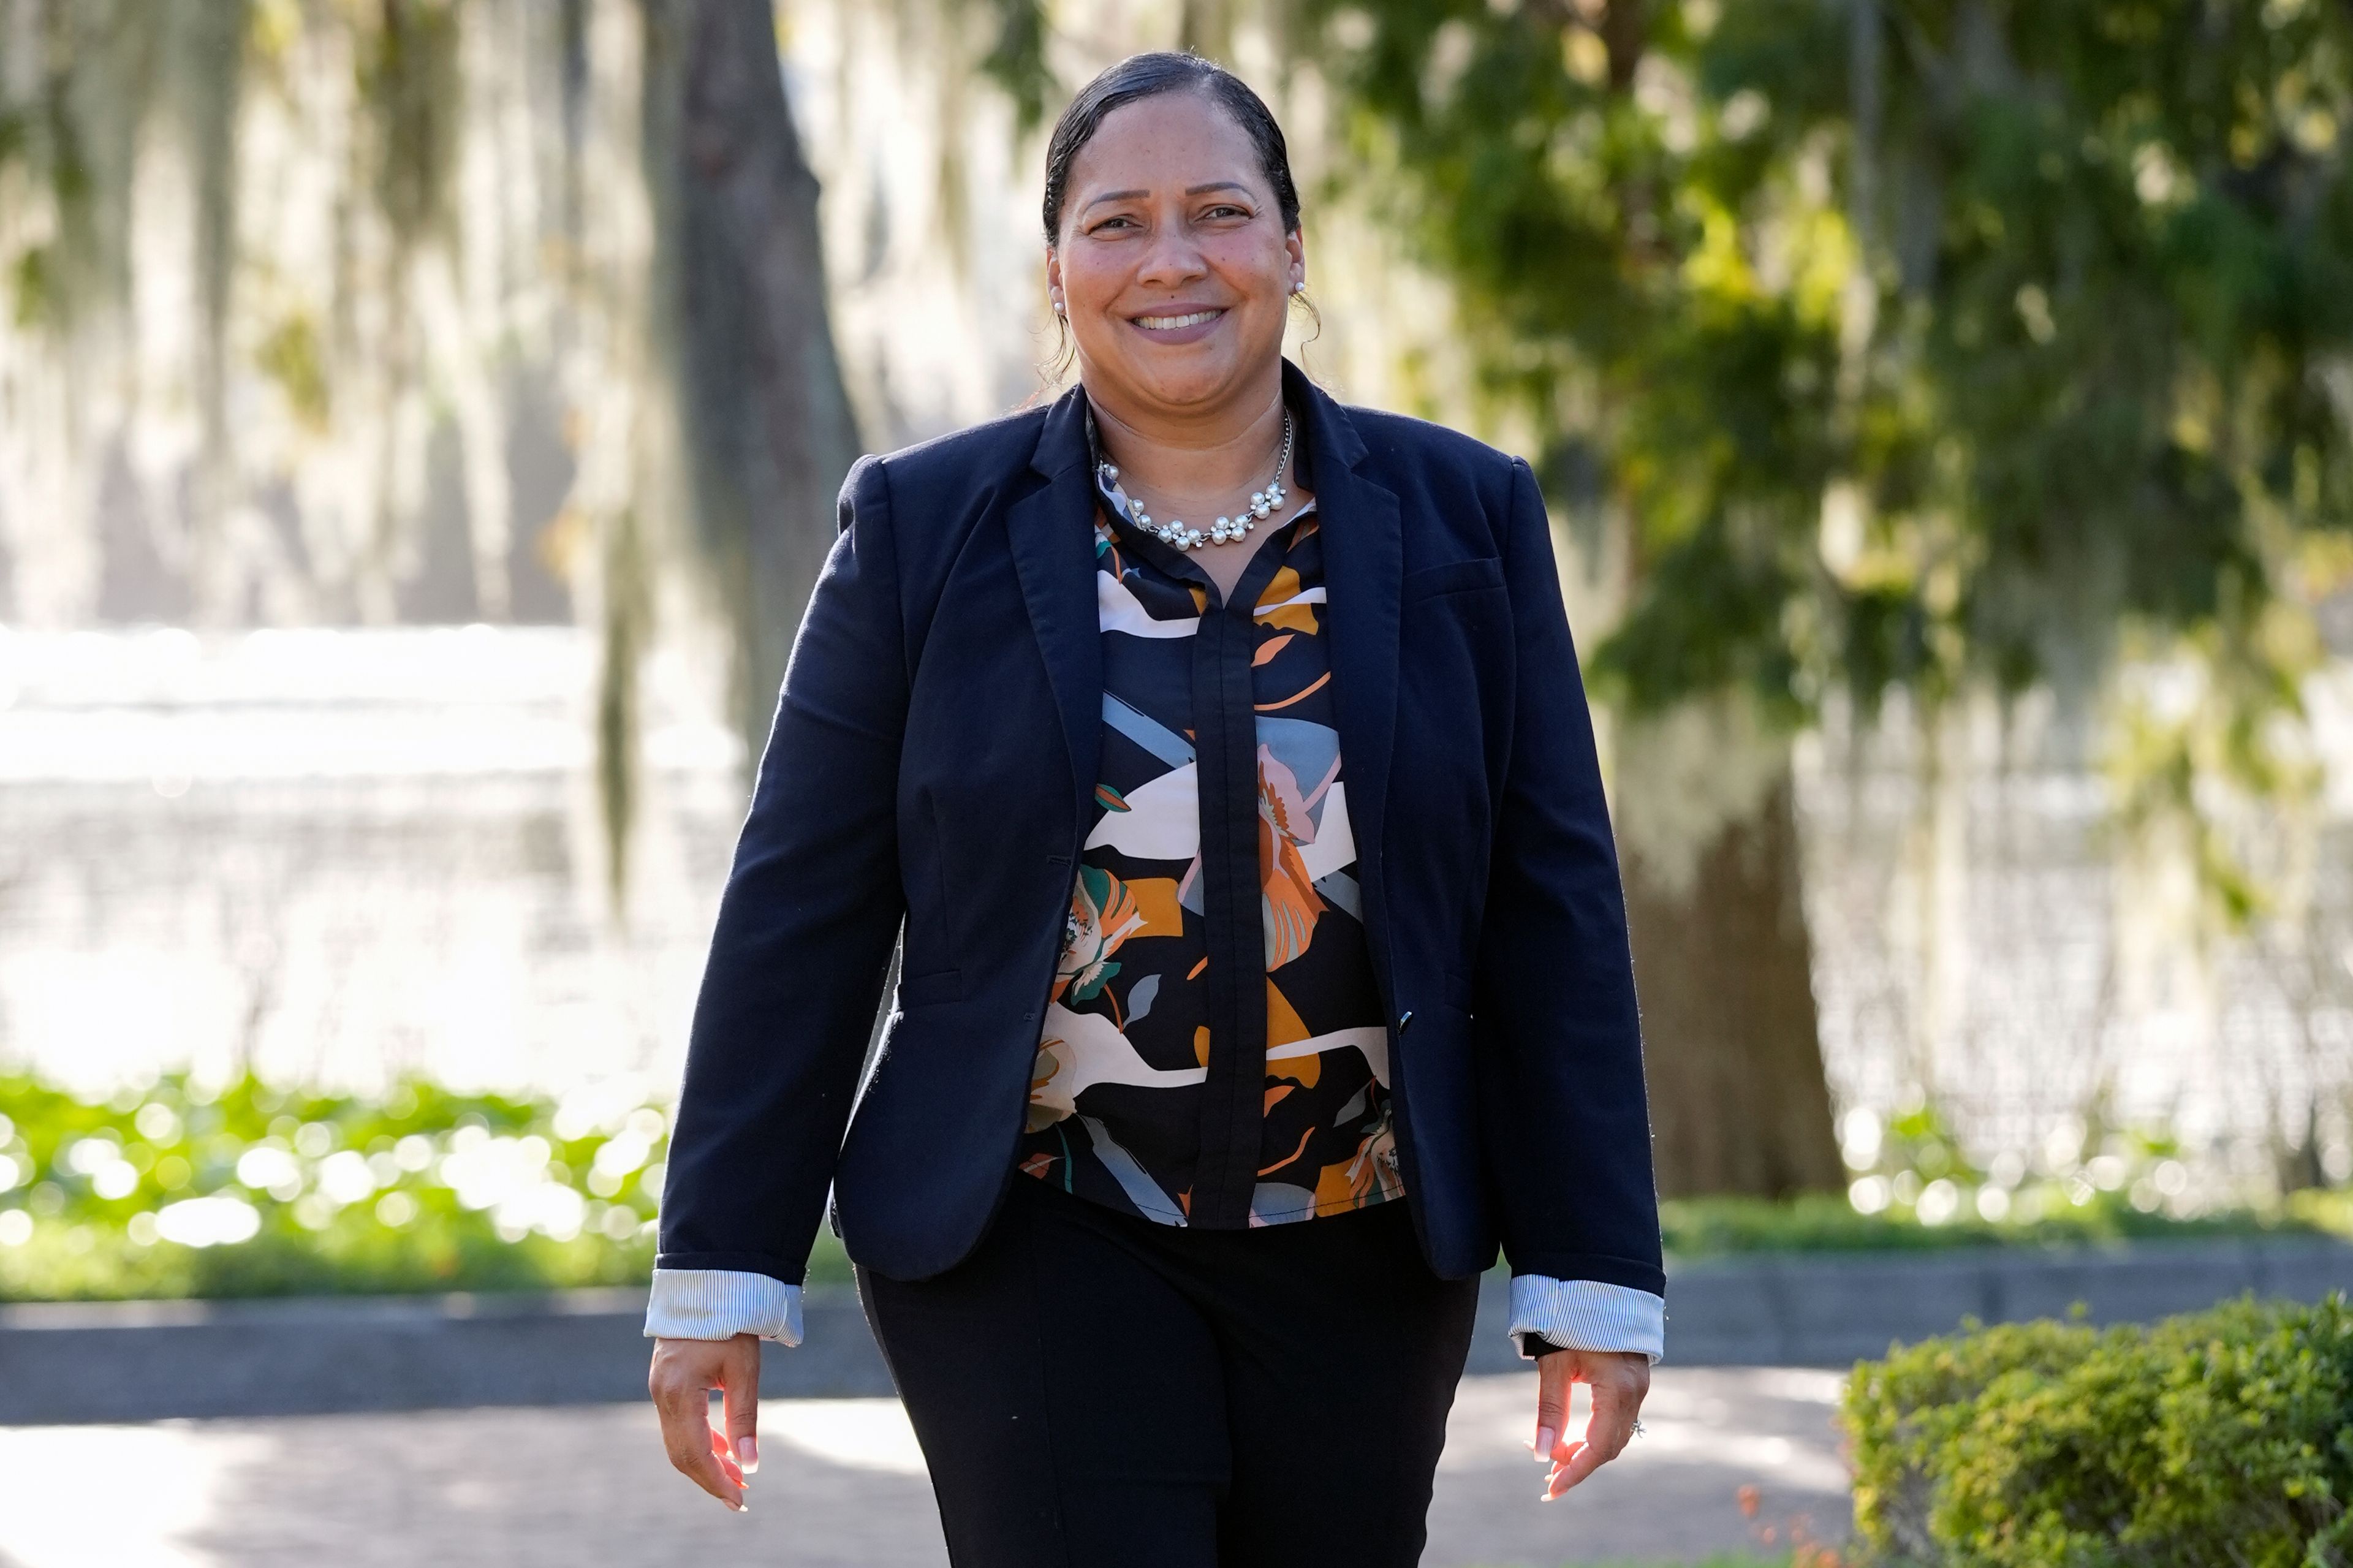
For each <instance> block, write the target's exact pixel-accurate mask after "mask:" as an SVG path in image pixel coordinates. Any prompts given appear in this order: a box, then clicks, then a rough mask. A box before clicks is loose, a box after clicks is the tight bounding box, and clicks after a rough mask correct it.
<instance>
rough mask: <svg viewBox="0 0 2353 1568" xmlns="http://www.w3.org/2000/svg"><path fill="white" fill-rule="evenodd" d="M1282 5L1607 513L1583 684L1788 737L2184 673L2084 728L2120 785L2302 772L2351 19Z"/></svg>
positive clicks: (1848, 3) (2345, 220)
mask: <svg viewBox="0 0 2353 1568" xmlns="http://www.w3.org/2000/svg"><path fill="white" fill-rule="evenodd" d="M1304 9H1305V12H1306V14H1307V16H1309V17H1311V18H1312V19H1313V20H1314V21H1315V22H1316V23H1317V24H1319V26H1320V27H1321V38H1320V40H1319V42H1318V43H1317V45H1316V46H1315V53H1316V57H1317V58H1319V60H1321V61H1323V62H1324V64H1325V65H1326V67H1327V68H1328V69H1329V70H1331V71H1332V72H1333V73H1334V74H1335V78H1336V80H1337V82H1338V83H1339V85H1340V86H1341V88H1342V89H1343V91H1342V94H1341V98H1342V101H1343V102H1344V103H1345V106H1346V115H1347V123H1348V129H1349V134H1350V138H1351V140H1352V142H1353V143H1354V146H1355V148H1356V153H1358V155H1359V156H1360V158H1361V160H1362V166H1363V169H1364V171H1365V172H1364V174H1362V175H1361V176H1359V177H1360V178H1361V179H1362V180H1363V182H1364V184H1366V187H1367V188H1368V189H1369V190H1371V191H1373V192H1375V193H1377V194H1386V195H1388V197H1389V199H1390V200H1391V201H1392V203H1393V205H1394V210H1395V212H1396V214H1397V216H1398V222H1399V224H1400V226H1401V227H1402V228H1403V229H1404V230H1405V231H1406V232H1409V233H1410V234H1412V235H1414V236H1415V237H1417V239H1418V241H1419V247H1420V248H1421V250H1422V251H1423V253H1424V254H1426V255H1427V256H1428V257H1429V258H1430V259H1431V261H1432V262H1433V263H1434V264H1435V265H1436V266H1437V267H1438V268H1439V269H1440V271H1441V272H1442V273H1443V274H1444V275H1445V276H1446V277H1448V278H1449V279H1451V280H1452V281H1453V283H1454V284H1455V286H1456V288H1457V291H1458V295H1459V298H1460V300H1461V314H1462V318H1463V321H1464V322H1465V324H1466V326H1467V328H1468V330H1469V331H1470V332H1471V333H1472V343H1473V348H1474V352H1475V354H1476V357H1477V360H1478V363H1479V364H1480V366H1481V368H1482V373H1483V374H1484V376H1485V377H1486V379H1487V380H1488V381H1489V383H1490V384H1492V385H1493V387H1494V388H1495V389H1497V390H1498V391H1500V392H1502V393H1504V395H1508V396H1512V397H1514V398H1517V399H1519V400H1521V401H1522V402H1523V403H1524V404H1525V405H1526V406H1528V407H1529V408H1530V409H1531V410H1532V411H1533V412H1534V413H1535V416H1536V417H1537V419H1538V422H1539V425H1540V427H1541V428H1542V429H1544V430H1545V431H1546V432H1548V433H1549V439H1550V441H1551V443H1552V448H1553V449H1552V450H1551V451H1550V452H1549V453H1548V454H1547V456H1546V460H1545V462H1544V465H1543V469H1544V472H1545V473H1546V475H1547V477H1548V479H1551V481H1552V488H1554V489H1555V492H1556V495H1558V496H1560V499H1563V500H1567V501H1569V502H1570V503H1571V504H1572V505H1573V506H1577V508H1578V510H1582V511H1585V512H1588V513H1592V514H1599V515H1604V516H1607V517H1609V518H1610V519H1614V520H1615V521H1616V523H1617V525H1619V526H1622V527H1623V528H1624V529H1625V530H1626V531H1627V534H1628V539H1629V543H1630V583H1629V585H1628V586H1629V595H1630V603H1629V605H1628V609H1627V614H1626V616H1625V619H1624V620H1623V622H1622V623H1621V624H1620V626H1619V627H1618V629H1617V630H1616V632H1615V634H1614V635H1613V636H1612V637H1610V638H1609V640H1608V641H1607V642H1606V644H1604V645H1603V646H1601V647H1599V649H1598V650H1597V652H1596V654H1595V656H1594V657H1593V658H1592V660H1591V664H1592V670H1593V674H1594V677H1595V679H1596V683H1597V686H1598V687H1599V689H1602V690H1604V691H1606V692H1608V693H1609V694H1610V695H1612V696H1614V697H1615V698H1616V699H1617V700H1620V702H1622V703H1624V704H1627V705H1630V707H1632V708H1633V709H1636V710H1651V709H1656V708H1659V707H1662V706H1664V705H1667V704H1670V703H1672V702H1675V701H1678V700H1682V699H1683V698H1685V697H1687V696H1690V695H1693V694H1696V693H1704V692H1709V691H1714V690H1721V689H1727V688H1731V689H1743V690H1745V691H1746V692H1747V693H1749V694H1750V695H1751V696H1752V697H1753V698H1754V699H1755V700H1756V701H1757V704H1758V706H1759V708H1760V709H1761V710H1763V711H1765V712H1766V713H1767V714H1768V715H1773V716H1777V717H1778V719H1780V720H1781V721H1784V722H1786V723H1790V724H1797V723H1801V722H1804V721H1806V720H1807V719H1808V718H1809V717H1810V714H1811V713H1812V712H1813V711H1814V709H1815V707H1816V704H1817V703H1818V702H1819V701H1820V699H1821V698H1822V696H1823V695H1824V694H1825V693H1826V692H1827V691H1829V690H1831V689H1833V688H1834V687H1838V686H1843V687H1844V688H1845V689H1847V690H1848V691H1849V692H1850V693H1851V694H1852V696H1853V698H1854V699H1855V700H1856V701H1857V702H1858V703H1859V705H1860V706H1861V708H1862V711H1863V712H1865V713H1866V714H1867V713H1869V712H1871V711H1873V709H1874V708H1875V705H1876V704H1877V703H1878V701H1879V700H1881V698H1882V697H1883V694H1884V693H1885V692H1886V691H1888V690H1889V689H1892V688H1898V687H1900V688H1903V689H1908V690H1909V691H1911V692H1912V693H1913V694H1914V695H1915V697H1916V698H1918V699H1920V700H1922V701H1923V702H1924V703H1925V704H1926V705H1927V706H1928V707H1929V708H1931V709H1933V708H1934V707H1935V705H1936V704H1937V703H1939V702H1942V701H1944V700H1947V699H1948V698H1951V697H1953V696H1955V695H1957V693H1959V692H1961V691H1962V690H1963V689H1968V688H1972V687H1989V688H1991V689H1996V690H1999V691H2000V692H2003V693H2015V692H2017V691H2020V690H2021V689H2024V688H2026V687H2028V686H2030V685H2032V684H2034V683H2037V682H2046V681H2047V682H2050V683H2051V684H2052V685H2053V686H2054V687H2056V688H2057V689H2059V690H2060V691H2061V692H2062V694H2063V695H2065V696H2068V697H2069V698H2070V699H2071V700H2072V699H2084V698H2088V697H2090V696H2091V695H2093V694H2094V693H2095V692H2097V691H2098V690H2099V689H2100V687H2101V685H2102V682H2103V679H2104V678H2105V673H2106V672H2107V670H2108V669H2109V668H2111V667H2112V665H2113V663H2114V661H2115V659H2116V657H2117V656H2118V655H2119V654H2120V653H2122V654H2131V655H2152V654H2154V655H2172V654H2176V653H2179V654H2186V655H2187V656H2189V658H2193V659H2194V660H2196V661H2197V662H2198V663H2200V665H2201V666H2203V667H2204V668H2207V669H2208V670H2210V671H2211V679H2210V681H2209V683H2208V686H2209V689H2210V691H2211V695H2212V697H2213V700H2212V701H2211V702H2209V703H2204V704H2201V705H2199V706H2198V707H2197V708H2196V709H2195V710H2192V711H2190V712H2189V713H2176V714H2169V715H2166V716H2164V718H2163V720H2162V721H2161V722H2160V723H2158V724H2157V725H2155V726H2152V725H2150V724H2148V723H2143V724H2142V725H2141V726H2140V727H2139V728H2138V729H2137V730H2136V731H2133V732H2132V733H2131V734H2130V735H2129V737H2128V744H2126V746H2124V747H2123V748H2122V751H2123V752H2125V753H2126V754H2125V755H2123V756H2122V757H2121V758H2120V759H2119V765H2120V766H2121V767H2122V768H2123V769H2124V771H2125V772H2126V773H2128V774H2129V775H2130V776H2128V777H2126V778H2125V779H2123V780H2121V781H2120V787H2121V790H2122V792H2123V794H2124V795H2125V797H2126V805H2127V808H2128V809H2127V815H2128V816H2135V817H2136V820H2137V821H2142V822H2145V821H2147V818H2148V817H2149V816H2150V815H2151V814H2152V812H2153V811H2155V810H2156V809H2158V808H2160V807H2161V808H2164V809H2166V810H2168V811H2173V812H2179V813H2189V814H2191V815H2195V814H2197V813H2198V812H2200V811H2201V810H2202V809H2203V805H2202V804H2201V803H2200V802H2199V801H2195V800H2193V799H2191V798H2190V792H2189V788H2188V786H2187V784H2186V783H2184V782H2183V781H2184V780H2186V779H2188V778H2189V777H2190V776H2191V775H2192V774H2193V773H2200V772H2202V773H2204V775H2205V776H2207V777H2210V778H2219V779H2221V780H2222V781H2223V782H2225V783H2226V784H2229V785H2231V786H2232V787H2234V788H2240V789H2243V790H2244V791H2246V792H2247V793H2250V794H2255V795H2263V794H2265V793H2267V792H2268V793H2276V792H2278V791H2280V790H2283V789H2286V788H2290V787H2293V786H2294V785H2295V784H2297V783H2298V782H2299V781H2300V780H2301V779H2302V775H2301V774H2300V773H2298V772H2297V771H2296V770H2295V769H2294V768H2293V767H2292V766H2289V765H2288V764H2287V763H2284V761H2283V760H2282V758H2281V756H2280V755H2279V754H2278V748H2279V746H2280V744H2281V737H2282V733H2283V730H2282V723H2283V721H2284V723H2285V725H2286V727H2287V728H2288V729H2290V730H2292V729H2294V728H2295V725H2296V724H2297V723H2298V722H2299V721H2300V720H2301V717H2302V715H2301V708H2300V701H2299V696H2298V686H2297V677H2298V676H2299V675H2300V674H2301V673H2303V672H2304V671H2305V670H2306V668H2309V667H2310V665H2311V663H2312V662H2313V660H2314V659H2315V658H2316V657H2317V653H2318V647H2317V643H2316V638H2315V637H2313V636H2312V634H2311V623H2310V617H2309V616H2308V615H2307V614H2306V609H2307V608H2308V606H2309V605H2310V604H2311V603H2312V602H2313V601H2314V600H2315V599H2316V598H2317V597H2318V596H2320V595H2324V594H2326V593H2327V592H2330V591H2332V590H2333V589H2335V588H2337V587H2339V586H2342V585H2343V584H2345V583H2346V582H2347V581H2348V580H2353V574H2348V573H2347V572H2346V571H2345V570H2343V552H2342V548H2341V546H2342V544H2343V542H2344V541H2345V540H2346V538H2347V533H2348V528H2353V439H2348V418H2353V184H2348V170H2347V163H2346V135H2347V133H2348V130H2353V7H2348V6H2346V5H2341V4H2334V3H2327V0H2202V3H2200V4H2198V5H2152V4H2149V3H2147V0H2046V3H2042V4H2035V5H2026V4H2022V3H2016V0H1738V3H1736V4H1726V3H1724V0H1346V3H1344V0H1305V5H1304ZM1577 475H1584V476H1586V477H1585V478H1584V479H1581V480H1579V481H1578V482H1577V484H1575V485H1573V486H1572V485H1567V483H1566V479H1565V478H1564V477H1565V476H1566V477H1573V476H1577ZM1564 490H1566V492H1567V493H1563V492H1564ZM1588 521H1589V519H1588ZM2332 563H2334V564H2332ZM2199 848H2200V852H2201V853H2200V869H2201V871H2202V872H2204V873H2205V874H2206V875H2207V877H2208V879H2209V881H2210V883H2211V885H2212V886H2214V887H2215V888H2216V889H2218V892H2219V895H2220V897H2221V900H2222V901H2223V902H2224V903H2225V904H2226V905H2228V906H2231V908H2232V911H2233V913H2234V914H2235V915H2237V916H2239V917H2243V915H2244V914H2245V913H2247V912H2249V911H2250V910H2251V908H2252V905H2251V902H2250V900H2249V896H2248V890H2247V889H2246V887H2245V886H2244V881H2243V877H2242V876H2241V875H2240V874H2239V872H2238V871H2237V870H2236V868H2235V867H2234V865H2233V863H2232V862H2231V861H2230V860H2229V858H2228V857H2227V856H2225V855H2223V854H2222V853H2221V849H2220V847H2219V844H2218V843H2217V842H2216V841H2213V840H2211V839H2209V840H2208V841H2205V842H2202V843H2201V844H2200V846H2199Z"/></svg>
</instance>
